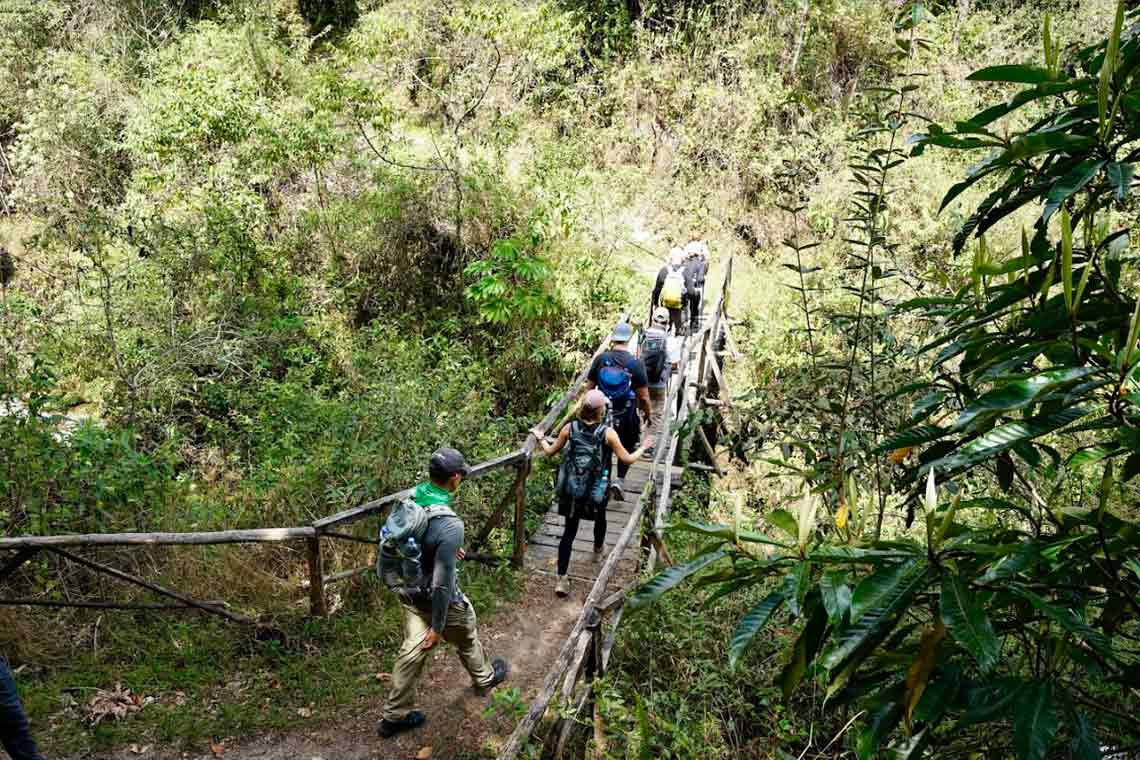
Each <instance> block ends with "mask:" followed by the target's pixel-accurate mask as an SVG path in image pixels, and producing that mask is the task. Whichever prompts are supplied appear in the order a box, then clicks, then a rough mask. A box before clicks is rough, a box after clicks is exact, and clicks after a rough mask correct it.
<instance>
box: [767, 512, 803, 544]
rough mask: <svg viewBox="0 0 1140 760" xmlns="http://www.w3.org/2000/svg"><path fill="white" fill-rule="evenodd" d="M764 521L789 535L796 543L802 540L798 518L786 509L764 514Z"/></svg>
mask: <svg viewBox="0 0 1140 760" xmlns="http://www.w3.org/2000/svg"><path fill="white" fill-rule="evenodd" d="M764 519H765V520H767V521H768V522H769V523H770V524H772V525H774V526H775V527H777V528H779V529H780V530H782V531H784V532H785V533H787V534H788V535H789V536H791V537H792V538H793V539H795V540H796V541H799V540H800V527H799V524H798V523H797V522H796V517H795V515H793V514H792V513H791V512H789V511H788V510H786V509H773V510H772V511H771V512H766V513H765V514H764Z"/></svg>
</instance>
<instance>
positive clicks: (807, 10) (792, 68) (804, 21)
mask: <svg viewBox="0 0 1140 760" xmlns="http://www.w3.org/2000/svg"><path fill="white" fill-rule="evenodd" d="M810 19H811V0H803V3H802V4H801V6H800V24H799V28H797V29H796V39H795V42H793V43H792V57H791V60H790V61H789V62H788V73H787V77H786V79H788V80H789V81H790V80H792V79H793V78H795V76H796V69H797V68H798V67H799V65H800V55H801V54H803V51H804V40H805V39H807V29H808V21H809V20H810Z"/></svg>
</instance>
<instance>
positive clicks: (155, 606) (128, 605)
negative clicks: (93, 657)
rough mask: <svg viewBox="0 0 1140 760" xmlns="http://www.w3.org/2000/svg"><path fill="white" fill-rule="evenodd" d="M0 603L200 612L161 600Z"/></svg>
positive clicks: (2, 601)
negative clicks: (164, 602)
mask: <svg viewBox="0 0 1140 760" xmlns="http://www.w3.org/2000/svg"><path fill="white" fill-rule="evenodd" d="M207 604H222V602H220V601H213V602H207ZM0 605H2V606H5V607H56V608H64V607H75V608H78V609H87V610H158V611H175V612H177V611H179V610H181V611H183V612H201V610H200V609H199V608H198V607H194V606H192V605H189V604H163V603H162V602H104V601H98V600H96V601H76V602H69V601H57V600H54V599H0Z"/></svg>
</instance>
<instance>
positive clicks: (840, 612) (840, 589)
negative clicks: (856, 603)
mask: <svg viewBox="0 0 1140 760" xmlns="http://www.w3.org/2000/svg"><path fill="white" fill-rule="evenodd" d="M819 592H820V594H821V595H822V597H823V608H824V609H825V610H826V611H827V617H828V620H829V621H830V622H831V624H832V625H833V626H838V625H841V624H842V623H843V620H844V618H845V617H846V616H847V612H848V610H850V609H851V587H850V586H848V585H847V573H846V572H845V571H843V570H828V571H827V572H825V573H824V574H823V576H822V577H821V578H820V579H819Z"/></svg>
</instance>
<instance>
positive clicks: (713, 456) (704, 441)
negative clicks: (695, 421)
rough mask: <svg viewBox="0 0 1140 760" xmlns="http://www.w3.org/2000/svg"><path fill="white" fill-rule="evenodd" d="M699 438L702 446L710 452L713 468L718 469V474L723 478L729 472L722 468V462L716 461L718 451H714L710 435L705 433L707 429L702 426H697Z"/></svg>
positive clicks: (707, 452) (706, 451)
mask: <svg viewBox="0 0 1140 760" xmlns="http://www.w3.org/2000/svg"><path fill="white" fill-rule="evenodd" d="M697 438H698V439H699V440H700V442H701V446H702V447H703V448H704V450H705V453H706V454H708V457H709V462H711V463H712V466H713V469H714V470H715V471H716V474H717V475H720V476H721V477H722V478H723V477H724V476H725V475H726V474H727V473H726V472H725V471H724V470H722V469H721V467H720V464H719V463H718V462H717V461H716V452H715V451H713V447H712V444H711V443H709V437H708V436H707V435H705V429H704V428H702V427H698V428H697Z"/></svg>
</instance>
